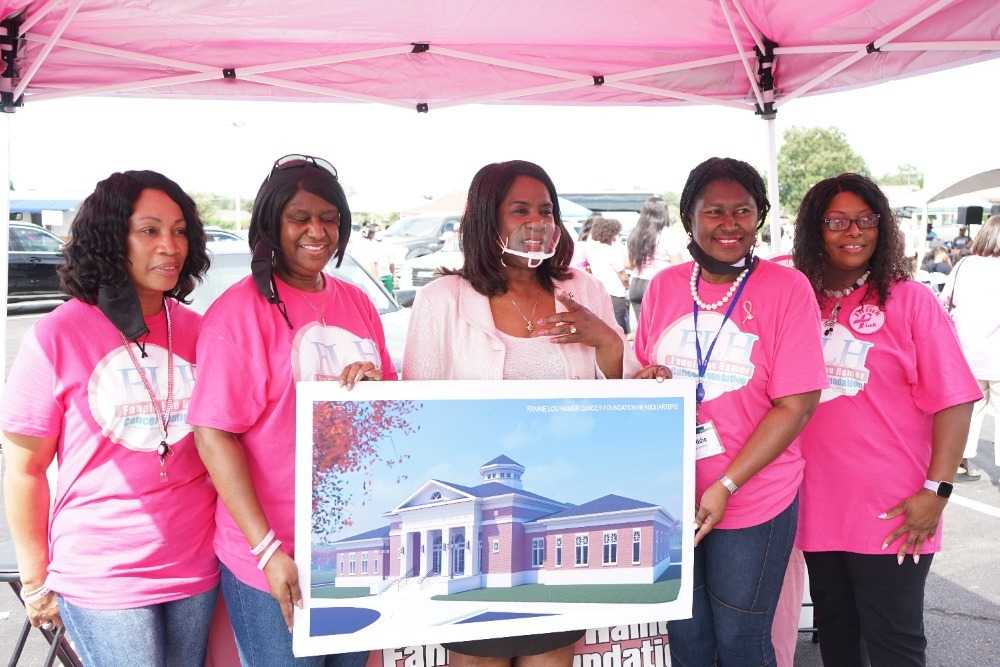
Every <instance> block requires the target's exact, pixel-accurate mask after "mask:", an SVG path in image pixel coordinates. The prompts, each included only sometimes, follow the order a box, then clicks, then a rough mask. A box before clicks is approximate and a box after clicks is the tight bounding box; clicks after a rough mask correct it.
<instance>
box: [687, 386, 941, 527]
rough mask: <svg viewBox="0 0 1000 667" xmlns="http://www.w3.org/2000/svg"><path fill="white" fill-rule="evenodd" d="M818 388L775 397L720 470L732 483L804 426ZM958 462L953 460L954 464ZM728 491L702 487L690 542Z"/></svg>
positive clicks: (712, 522)
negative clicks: (748, 436) (744, 441)
mask: <svg viewBox="0 0 1000 667" xmlns="http://www.w3.org/2000/svg"><path fill="white" fill-rule="evenodd" d="M820 393H821V392H820V391H809V392H806V393H803V394H793V395H791V396H784V397H782V398H778V399H775V400H774V401H772V402H771V409H770V410H768V411H767V414H765V415H764V418H763V419H762V420H760V423H759V424H757V428H755V429H754V431H753V433H751V434H750V438H749V439H748V440H747V442H746V444H745V445H744V446H743V449H741V450H740V452H739V454H737V455H736V458H734V459H733V461H732V463H730V464H729V467H728V468H726V472H725V473H724V474H725V476H726V477H728V478H729V479H731V480H732V481H733V483H734V484H736V486H738V487H739V486H743V485H744V484H746V483H747V482H748V481H750V478H751V477H753V476H754V475H756V474H757V473H758V472H760V471H761V470H762V469H763V468H764V466H766V465H767V464H769V463H770V462H771V461H773V460H774V459H776V458H778V455H780V454H781V452H783V451H785V448H786V447H788V445H789V443H790V442H791V441H792V440H794V439H795V437H796V436H797V435H798V434H799V433H800V432H801V431H802V429H803V428H805V425H806V423H807V422H808V421H809V418H810V417H812V413H813V411H814V410H815V409H816V405H817V404H818V403H819V396H820ZM957 465H958V463H957V461H956V466H957ZM730 495H731V494H730V493H729V490H728V489H727V488H726V487H725V486H723V485H722V482H720V481H716V482H715V483H713V484H712V485H711V486H710V487H708V488H707V489H706V490H705V493H703V494H702V496H701V501H700V503H699V506H698V510H697V513H696V514H695V522H696V523H697V524H698V532H697V533H696V534H695V537H694V543H695V544H696V545H697V544H698V543H699V542H700V541H701V540H702V538H703V537H705V535H707V534H708V533H710V532H711V531H712V528H714V527H715V526H716V525H717V524H718V523H719V522H720V521H722V517H723V516H724V515H725V513H726V505H727V504H728V502H729V496H730Z"/></svg>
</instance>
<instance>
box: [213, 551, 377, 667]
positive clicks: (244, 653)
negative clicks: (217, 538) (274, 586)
mask: <svg viewBox="0 0 1000 667" xmlns="http://www.w3.org/2000/svg"><path fill="white" fill-rule="evenodd" d="M220 567H221V570H222V578H221V586H222V596H223V597H224V598H225V600H226V609H227V610H228V611H229V621H230V623H232V624H233V633H234V634H235V635H236V648H237V649H239V652H240V663H241V664H242V665H243V667H285V666H286V665H288V666H289V667H292V666H294V667H364V665H365V662H367V660H368V652H367V651H361V652H358V653H341V654H337V655H317V656H311V657H308V658H296V657H295V656H294V655H292V633H290V632H289V631H288V627H287V626H286V625H285V619H284V617H282V615H281V607H280V606H278V602H277V601H276V600H275V599H274V598H273V597H271V594H270V593H265V592H264V591H261V590H258V589H256V588H254V587H253V586H248V585H247V584H244V583H243V582H242V581H240V580H239V579H237V578H236V576H235V575H234V574H233V573H232V572H230V571H229V568H227V567H226V566H225V565H221V566H220Z"/></svg>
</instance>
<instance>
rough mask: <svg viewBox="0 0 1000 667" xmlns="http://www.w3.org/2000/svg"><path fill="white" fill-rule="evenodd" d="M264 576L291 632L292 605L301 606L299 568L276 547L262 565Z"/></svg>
mask: <svg viewBox="0 0 1000 667" xmlns="http://www.w3.org/2000/svg"><path fill="white" fill-rule="evenodd" d="M264 576H265V577H267V586H268V588H270V589H271V597H273V598H274V599H275V600H277V602H278V605H279V606H280V607H281V615H282V616H283V617H284V618H285V625H287V626H288V631H289V632H291V631H292V606H293V605H294V606H296V607H298V608H299V609H301V608H302V591H301V590H300V589H299V570H298V568H297V567H296V566H295V561H294V560H292V559H291V557H290V556H289V555H288V554H286V553H285V552H284V551H282V550H281V549H278V550H277V551H275V552H274V555H273V556H271V560H269V561H267V565H265V566H264Z"/></svg>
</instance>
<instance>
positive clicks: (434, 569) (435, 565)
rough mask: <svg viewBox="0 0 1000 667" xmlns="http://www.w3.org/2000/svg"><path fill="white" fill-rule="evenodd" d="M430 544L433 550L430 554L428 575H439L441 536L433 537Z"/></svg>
mask: <svg viewBox="0 0 1000 667" xmlns="http://www.w3.org/2000/svg"><path fill="white" fill-rule="evenodd" d="M432 544H433V545H434V548H433V551H432V552H431V571H430V574H441V536H440V535H435V536H434V540H433V542H432Z"/></svg>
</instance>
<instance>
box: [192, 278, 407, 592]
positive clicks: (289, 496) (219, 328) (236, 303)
mask: <svg viewBox="0 0 1000 667" xmlns="http://www.w3.org/2000/svg"><path fill="white" fill-rule="evenodd" d="M324 277H325V278H326V287H325V289H324V292H323V293H322V294H320V293H318V292H303V291H301V290H298V289H295V288H294V287H292V286H290V285H288V284H287V283H285V282H284V281H282V280H278V281H277V283H278V294H279V295H280V297H281V299H282V300H283V301H284V302H285V306H286V307H287V308H288V318H289V319H290V320H291V322H292V325H293V326H294V327H295V329H294V330H290V329H289V328H288V325H287V324H286V323H285V320H284V319H283V318H282V316H281V313H280V312H279V311H278V307H277V306H276V305H272V304H269V303H268V302H267V301H266V300H265V299H264V297H263V296H261V295H260V293H259V292H258V291H257V287H256V286H255V285H254V283H253V279H252V278H251V277H250V276H248V277H246V278H244V279H243V280H241V281H240V282H238V283H236V284H235V285H233V286H232V287H230V288H229V289H228V290H226V292H225V293H223V294H222V296H220V297H219V298H218V299H217V300H216V301H215V303H213V304H212V307H211V308H209V310H208V312H207V313H206V314H205V320H204V323H203V325H202V329H201V331H202V333H201V338H200V339H199V341H198V350H199V354H200V355H201V356H200V357H199V358H200V359H201V362H200V363H199V369H198V371H199V373H198V380H199V382H198V390H197V391H196V392H195V394H194V397H193V398H192V399H191V409H190V411H189V413H188V421H189V422H190V423H191V424H192V425H195V426H208V427H210V428H215V429H219V430H221V431H228V432H230V433H235V434H237V435H238V436H239V440H240V442H241V443H242V445H243V447H244V448H245V450H246V457H247V464H248V466H249V468H250V478H251V480H252V481H253V487H254V490H255V492H256V493H257V499H258V500H259V501H260V504H261V507H262V508H263V509H264V514H265V515H266V516H267V520H268V523H269V524H270V526H271V528H272V529H273V530H274V532H275V534H276V535H277V537H278V539H280V540H281V541H282V547H281V548H282V549H283V550H285V552H286V553H288V554H289V555H291V556H294V553H295V550H294V537H295V534H294V525H295V383H296V382H297V381H310V380H335V379H339V377H340V372H341V370H342V369H343V368H344V366H346V365H348V364H350V363H353V362H355V361H371V362H373V363H374V364H375V365H376V366H379V367H380V368H381V369H382V373H383V378H384V379H386V380H395V379H396V371H395V369H394V368H393V365H392V360H391V359H390V357H389V352H388V350H387V349H386V347H385V336H384V334H383V333H382V321H381V320H380V319H379V316H378V311H376V310H375V307H374V306H373V305H372V302H371V301H370V300H369V299H368V297H367V296H366V295H365V293H364V292H362V291H361V290H360V289H358V288H357V287H355V286H354V285H351V284H349V283H346V282H344V281H342V280H338V279H336V278H333V277H331V276H329V275H326V274H324ZM321 322H325V323H326V325H325V326H324V325H323V324H321ZM215 520H216V534H215V550H216V553H217V554H218V556H219V560H221V561H222V562H223V563H224V564H225V565H226V567H228V568H229V569H230V570H231V571H232V572H233V574H234V575H236V577H238V578H239V579H240V581H243V582H244V583H246V584H248V585H250V586H254V587H255V588H258V589H260V590H262V591H266V590H268V589H267V581H266V579H265V577H264V575H263V573H261V572H260V571H259V570H258V569H257V559H256V557H254V556H252V555H251V554H250V546H249V545H247V541H246V538H245V537H244V536H243V533H242V531H240V529H239V527H238V526H237V525H236V522H235V521H234V520H233V518H232V516H231V515H230V514H229V511H228V510H227V509H226V507H225V505H224V504H223V503H222V501H221V499H220V501H219V503H218V509H217V511H216V517H215Z"/></svg>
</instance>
